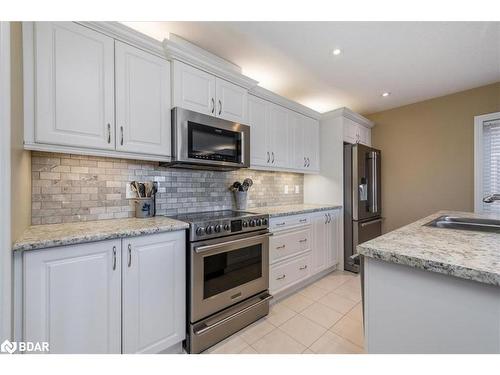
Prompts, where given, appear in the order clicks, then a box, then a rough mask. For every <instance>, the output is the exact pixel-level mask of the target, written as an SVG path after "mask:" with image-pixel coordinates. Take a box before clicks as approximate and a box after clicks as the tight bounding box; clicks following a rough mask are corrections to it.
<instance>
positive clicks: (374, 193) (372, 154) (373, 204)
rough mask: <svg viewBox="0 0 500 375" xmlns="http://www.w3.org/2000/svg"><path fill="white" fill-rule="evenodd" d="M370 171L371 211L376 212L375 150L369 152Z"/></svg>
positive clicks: (376, 171)
mask: <svg viewBox="0 0 500 375" xmlns="http://www.w3.org/2000/svg"><path fill="white" fill-rule="evenodd" d="M370 161H371V173H372V178H371V183H372V189H371V190H372V205H371V211H372V212H374V213H375V212H377V211H378V186H377V185H378V176H377V175H378V165H377V163H378V155H377V152H376V151H372V152H371V158H370Z"/></svg>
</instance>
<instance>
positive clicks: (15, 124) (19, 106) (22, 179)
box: [11, 22, 31, 241]
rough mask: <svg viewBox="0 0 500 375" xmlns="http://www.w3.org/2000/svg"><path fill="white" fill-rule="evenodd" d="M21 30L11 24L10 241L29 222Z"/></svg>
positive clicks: (29, 170) (13, 239)
mask: <svg viewBox="0 0 500 375" xmlns="http://www.w3.org/2000/svg"><path fill="white" fill-rule="evenodd" d="M22 74H23V70H22V31H21V23H20V22H12V24H11V77H12V81H11V95H12V97H11V99H12V102H11V108H12V112H11V121H12V132H11V142H12V144H11V146H12V148H11V189H12V192H11V195H12V205H11V212H12V214H11V216H12V223H11V224H12V226H11V232H12V241H15V240H16V239H17V238H18V237H19V235H20V234H21V233H22V232H23V231H24V229H26V227H28V226H29V225H30V224H31V155H30V152H29V151H25V150H24V149H23V87H22V86H23V80H22Z"/></svg>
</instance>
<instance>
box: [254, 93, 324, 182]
mask: <svg viewBox="0 0 500 375" xmlns="http://www.w3.org/2000/svg"><path fill="white" fill-rule="evenodd" d="M248 113H249V117H248V119H249V121H248V122H249V124H250V128H251V131H250V136H251V141H250V143H251V148H250V163H251V166H252V167H257V168H263V169H270V170H273V169H277V170H290V171H294V172H301V173H304V172H311V173H314V172H319V167H320V165H319V122H318V121H317V120H314V119H312V118H309V117H307V116H304V115H302V114H300V113H297V112H294V111H291V110H288V109H286V108H284V107H281V106H279V105H277V104H274V103H271V102H269V101H267V100H264V99H261V98H259V97H256V96H254V95H249V97H248Z"/></svg>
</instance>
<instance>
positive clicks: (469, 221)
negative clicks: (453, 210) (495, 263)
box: [424, 215, 500, 233]
mask: <svg viewBox="0 0 500 375" xmlns="http://www.w3.org/2000/svg"><path fill="white" fill-rule="evenodd" d="M424 226H428V227H435V228H447V229H461V230H471V231H479V232H493V233H500V220H493V219H477V218H472V217H456V216H450V215H443V216H440V217H438V218H436V219H434V220H432V221H430V222H428V223H427V224H424Z"/></svg>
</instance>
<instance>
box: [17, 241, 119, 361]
mask: <svg viewBox="0 0 500 375" xmlns="http://www.w3.org/2000/svg"><path fill="white" fill-rule="evenodd" d="M120 248H121V241H120V240H112V241H103V242H93V243H89V244H83V245H73V246H63V247H58V248H52V249H44V250H35V251H28V252H25V253H24V256H23V258H24V259H23V260H24V267H23V268H24V269H23V275H24V277H23V283H24V285H23V287H24V296H23V300H24V316H23V323H24V324H23V329H24V334H23V341H32V342H42V341H47V342H49V344H50V352H51V353H74V354H80V353H81V354H89V353H120V352H121V337H120V336H121V271H120V270H121V268H120V262H121V257H120V254H119V251H120Z"/></svg>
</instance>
